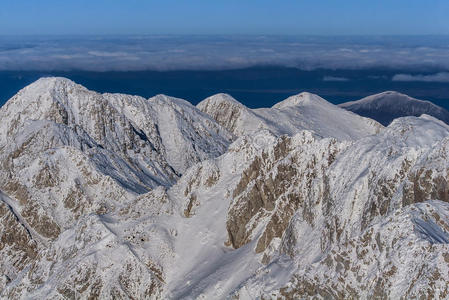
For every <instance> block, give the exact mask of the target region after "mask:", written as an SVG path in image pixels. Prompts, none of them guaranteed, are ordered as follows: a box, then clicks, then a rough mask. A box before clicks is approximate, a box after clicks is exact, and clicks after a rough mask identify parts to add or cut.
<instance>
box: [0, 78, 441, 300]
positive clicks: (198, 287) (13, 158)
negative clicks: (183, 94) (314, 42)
mask: <svg viewBox="0 0 449 300" xmlns="http://www.w3.org/2000/svg"><path fill="white" fill-rule="evenodd" d="M33 95H34V96H33ZM77 107H80V108H82V109H77ZM100 108H101V109H100ZM199 108H201V110H203V111H205V112H207V113H208V114H210V116H207V115H206V114H205V113H203V112H201V111H199V110H198V109H197V108H195V107H193V106H192V105H190V104H188V103H187V102H185V101H183V100H181V99H176V98H171V97H167V96H162V95H159V96H156V97H154V98H150V99H149V100H146V99H143V98H140V97H135V96H129V95H120V94H103V95H100V94H97V93H93V92H90V91H87V90H86V89H84V88H82V87H80V86H78V85H76V84H74V83H72V82H70V81H67V80H65V79H44V80H40V81H38V82H37V83H35V84H34V85H31V86H30V87H28V88H26V89H25V90H23V91H21V92H20V93H19V94H18V95H16V96H15V97H13V99H12V100H11V101H9V102H8V104H7V105H6V106H5V107H4V108H2V109H1V110H0V117H1V120H2V123H1V125H0V126H2V128H1V129H2V131H0V141H1V142H0V165H1V167H2V168H1V169H0V229H1V231H0V297H1V298H5V299H6V298H8V299H10V298H12V299H44V298H48V299H64V298H76V299H88V298H93V299H104V298H117V299H131V298H133V299H230V298H231V299H233V298H237V299H273V298H274V299H302V298H313V297H318V298H336V299H347V298H356V299H357V298H362V299H371V298H380V299H398V298H401V297H403V298H418V297H424V296H425V297H430V298H437V299H444V298H447V297H448V295H449V285H448V284H447V282H449V255H448V254H447V253H449V252H448V251H449V204H448V202H449V183H448V179H449V126H448V125H446V124H445V123H444V122H442V121H440V120H437V119H436V118H434V117H432V116H429V115H423V116H421V117H405V118H399V119H396V120H394V121H393V122H392V123H391V124H390V125H389V126H388V127H385V128H382V127H381V126H379V125H378V124H377V123H376V122H374V121H372V120H369V119H365V118H361V117H358V116H356V115H354V114H353V113H349V112H345V111H344V110H342V109H339V108H338V107H335V106H333V105H331V104H329V103H328V102H326V101H325V100H323V99H322V98H319V97H318V96H315V95H311V94H300V95H297V96H293V97H290V98H288V99H287V100H285V101H283V102H281V103H278V104H276V105H275V106H274V107H273V108H267V109H260V110H250V109H248V108H246V107H244V106H243V105H242V104H240V103H238V102H237V101H235V100H234V99H232V98H229V96H227V95H224V94H220V95H216V96H213V97H212V98H209V100H207V101H206V102H203V103H201V104H200V105H199ZM97 111H102V112H108V113H107V114H105V113H103V114H102V115H101V116H100V115H99V114H100V113H99V112H97ZM215 120H217V121H215ZM219 124H221V125H219ZM332 124H334V126H331V125H332ZM337 125H338V126H337ZM353 126H354V127H353ZM132 128H134V130H133V129H132ZM228 130H229V132H228ZM230 132H232V133H230ZM231 140H233V142H232V143H231ZM178 145H179V146H178ZM144 163H145V164H144ZM156 166H158V167H156ZM161 166H166V168H165V167H161ZM179 173H182V175H180V174H179Z"/></svg>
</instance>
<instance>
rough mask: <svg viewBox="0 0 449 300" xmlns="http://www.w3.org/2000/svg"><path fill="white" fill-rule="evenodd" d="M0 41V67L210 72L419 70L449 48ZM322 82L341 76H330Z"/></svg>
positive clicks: (382, 43)
mask: <svg viewBox="0 0 449 300" xmlns="http://www.w3.org/2000/svg"><path fill="white" fill-rule="evenodd" d="M0 38H1V39H0V70H41V71H46V70H68V69H77V70H87V71H135V70H179V69H191V70H192V69H211V70H213V69H234V68H245V67H252V66H257V65H277V66H286V67H296V68H300V69H304V70H314V69H320V68H321V69H363V68H397V69H407V70H414V71H419V70H426V69H429V68H433V67H439V68H445V69H447V70H449V46H448V45H447V44H445V43H443V42H441V40H438V39H431V38H427V39H426V38H422V39H421V38H420V39H419V40H414V39H412V40H409V39H410V38H406V37H402V38H400V37H399V38H398V37H395V38H394V39H393V38H387V37H386V38H379V37H377V38H371V39H370V38H347V37H346V38H341V39H339V38H335V37H334V38H326V37H288V36H285V37H282V36H277V37H276V36H264V37H263V38H262V37H259V36H151V35H149V36H138V37H137V36H128V37H127V36H121V37H107V36H105V37H96V38H95V37H84V38H83V37H76V38H56V37H34V38H33V37H31V38H30V37H27V38H25V37H24V38H21V40H20V39H17V38H10V39H8V38H7V37H0ZM423 45H425V47H423ZM398 75H401V76H403V75H407V74H398ZM401 76H399V77H398V78H399V80H401ZM425 76H427V75H425ZM402 78H404V77H402ZM323 80H324V81H342V79H341V78H340V79H336V78H332V77H331V78H323ZM421 80H423V79H421ZM424 80H429V79H426V77H424ZM439 80H442V79H439ZM429 81H430V80H429Z"/></svg>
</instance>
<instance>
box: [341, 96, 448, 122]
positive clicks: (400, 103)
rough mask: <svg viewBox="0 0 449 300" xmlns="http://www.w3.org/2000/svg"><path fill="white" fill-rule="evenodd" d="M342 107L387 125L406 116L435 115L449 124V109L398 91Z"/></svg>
mask: <svg viewBox="0 0 449 300" xmlns="http://www.w3.org/2000/svg"><path fill="white" fill-rule="evenodd" d="M339 106H340V107H342V108H344V109H347V110H349V111H352V112H355V113H356V114H359V115H361V116H364V117H368V118H371V119H374V120H376V121H378V122H379V123H381V124H383V125H384V126H387V125H388V124H390V123H391V122H392V121H393V120H394V119H396V118H399V117H406V116H415V117H419V116H420V115H422V114H427V115H430V116H433V117H435V118H437V119H439V120H441V121H443V122H445V123H446V124H449V111H447V110H446V109H444V108H442V107H440V106H438V105H435V104H433V103H432V102H429V101H423V100H418V99H415V98H412V97H410V96H407V95H404V94H401V93H398V92H392V91H388V92H383V93H380V94H376V95H372V96H368V97H365V98H363V99H360V100H357V101H351V102H346V103H342V104H339Z"/></svg>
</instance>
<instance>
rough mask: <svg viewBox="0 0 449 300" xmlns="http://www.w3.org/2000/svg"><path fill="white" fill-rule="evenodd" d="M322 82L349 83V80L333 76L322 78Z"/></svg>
mask: <svg viewBox="0 0 449 300" xmlns="http://www.w3.org/2000/svg"><path fill="white" fill-rule="evenodd" d="M323 81H341V82H343V81H349V78H345V77H335V76H324V77H323Z"/></svg>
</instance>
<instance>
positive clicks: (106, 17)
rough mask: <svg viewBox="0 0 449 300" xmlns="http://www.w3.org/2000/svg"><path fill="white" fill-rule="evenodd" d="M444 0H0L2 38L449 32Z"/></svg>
mask: <svg viewBox="0 0 449 300" xmlns="http://www.w3.org/2000/svg"><path fill="white" fill-rule="evenodd" d="M448 12H449V1H447V0H318V1H317V0H315V1H312V0H258V1H254V0H253V1H251V0H246V1H245V0H226V1H224V0H189V1H173V0H157V1H154V0H89V1H87V0H76V1H75V0H0V35H37V34H50V35H52V34H56V35H65V34H81V35H84V34H293V35H298V34H299V35H304V34H311V35H366V34H369V35H382V34H393V35H396V34H400V35H410V34H449V18H448V17H447V13H448Z"/></svg>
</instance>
